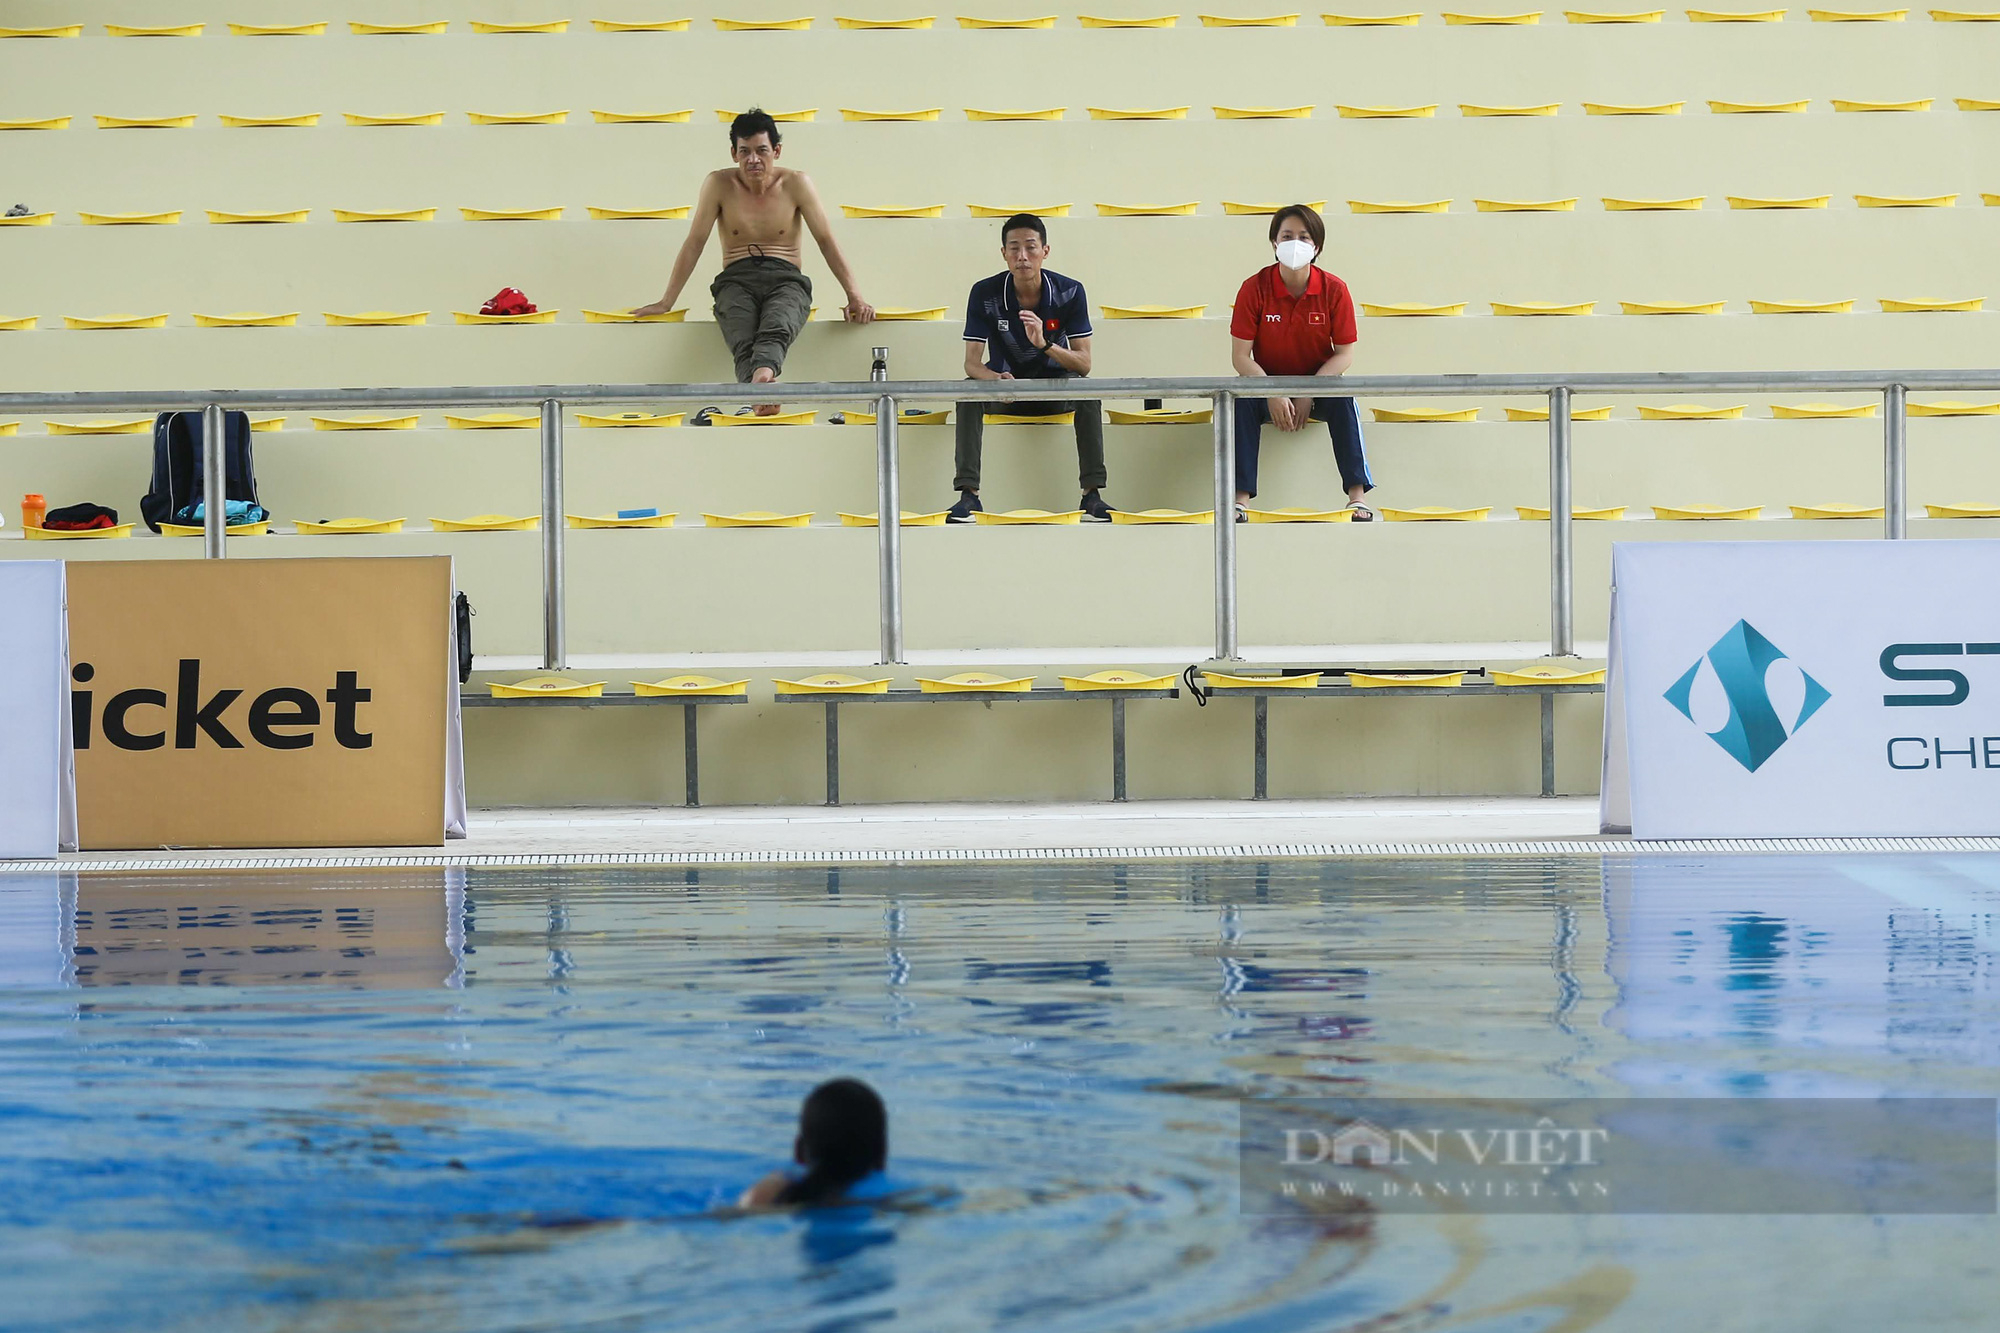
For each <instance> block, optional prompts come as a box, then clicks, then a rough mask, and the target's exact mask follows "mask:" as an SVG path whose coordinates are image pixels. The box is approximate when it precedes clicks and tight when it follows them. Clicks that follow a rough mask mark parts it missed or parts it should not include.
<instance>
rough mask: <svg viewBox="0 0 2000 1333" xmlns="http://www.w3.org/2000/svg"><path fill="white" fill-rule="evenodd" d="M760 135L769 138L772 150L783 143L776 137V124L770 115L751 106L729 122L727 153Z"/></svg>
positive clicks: (759, 108) (758, 107) (762, 109)
mask: <svg viewBox="0 0 2000 1333" xmlns="http://www.w3.org/2000/svg"><path fill="white" fill-rule="evenodd" d="M760 134H768V135H770V136H771V147H773V148H776V147H777V146H778V145H779V144H780V143H782V142H784V141H783V140H782V139H780V138H779V137H778V122H777V121H775V120H772V119H771V113H770V112H768V111H766V110H765V109H764V108H763V107H761V106H753V107H751V108H750V109H749V110H748V111H745V112H742V113H741V114H739V115H738V116H737V117H736V119H734V120H732V121H730V122H729V151H730V152H732V153H733V152H735V151H736V145H737V144H739V143H742V142H743V141H744V140H746V139H754V138H756V137H757V136H758V135H760Z"/></svg>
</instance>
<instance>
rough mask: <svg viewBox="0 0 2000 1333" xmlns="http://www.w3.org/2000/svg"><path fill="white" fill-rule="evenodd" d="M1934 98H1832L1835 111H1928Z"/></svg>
mask: <svg viewBox="0 0 2000 1333" xmlns="http://www.w3.org/2000/svg"><path fill="white" fill-rule="evenodd" d="M1934 100H1935V99H1933V98H1929V97H1919V98H1917V99H1916V100H1915V101H1911V102H1850V101H1846V100H1844V99H1842V98H1838V97H1836V98H1834V99H1833V109H1834V110H1835V111H1928V110H1930V109H1931V103H1932V101H1934Z"/></svg>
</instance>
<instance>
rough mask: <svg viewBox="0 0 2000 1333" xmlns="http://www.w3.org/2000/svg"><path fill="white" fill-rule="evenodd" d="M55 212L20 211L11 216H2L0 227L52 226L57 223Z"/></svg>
mask: <svg viewBox="0 0 2000 1333" xmlns="http://www.w3.org/2000/svg"><path fill="white" fill-rule="evenodd" d="M55 220H56V215H55V214H54V213H20V214H16V215H15V216H13V217H11V218H0V227H51V226H54V225H55Z"/></svg>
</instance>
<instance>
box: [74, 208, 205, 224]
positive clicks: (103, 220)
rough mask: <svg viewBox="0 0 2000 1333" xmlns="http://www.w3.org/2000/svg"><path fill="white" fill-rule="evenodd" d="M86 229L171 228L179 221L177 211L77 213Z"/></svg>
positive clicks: (178, 212)
mask: <svg viewBox="0 0 2000 1333" xmlns="http://www.w3.org/2000/svg"><path fill="white" fill-rule="evenodd" d="M77 217H78V218H80V219H81V220H82V221H83V224H84V225H85V226H86V227H173V226H178V225H179V224H180V220H181V214H180V210H179V209H177V208H176V209H170V210H168V211H167V212H165V213H78V214H77Z"/></svg>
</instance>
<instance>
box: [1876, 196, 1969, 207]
mask: <svg viewBox="0 0 2000 1333" xmlns="http://www.w3.org/2000/svg"><path fill="white" fill-rule="evenodd" d="M1854 202H1855V203H1856V204H1857V205H1859V206H1860V207H1862V208H1951V207H1953V206H1955V205H1956V204H1957V203H1958V196H1957V195H1955V194H1924V195H1909V194H1857V195H1855V196H1854Z"/></svg>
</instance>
